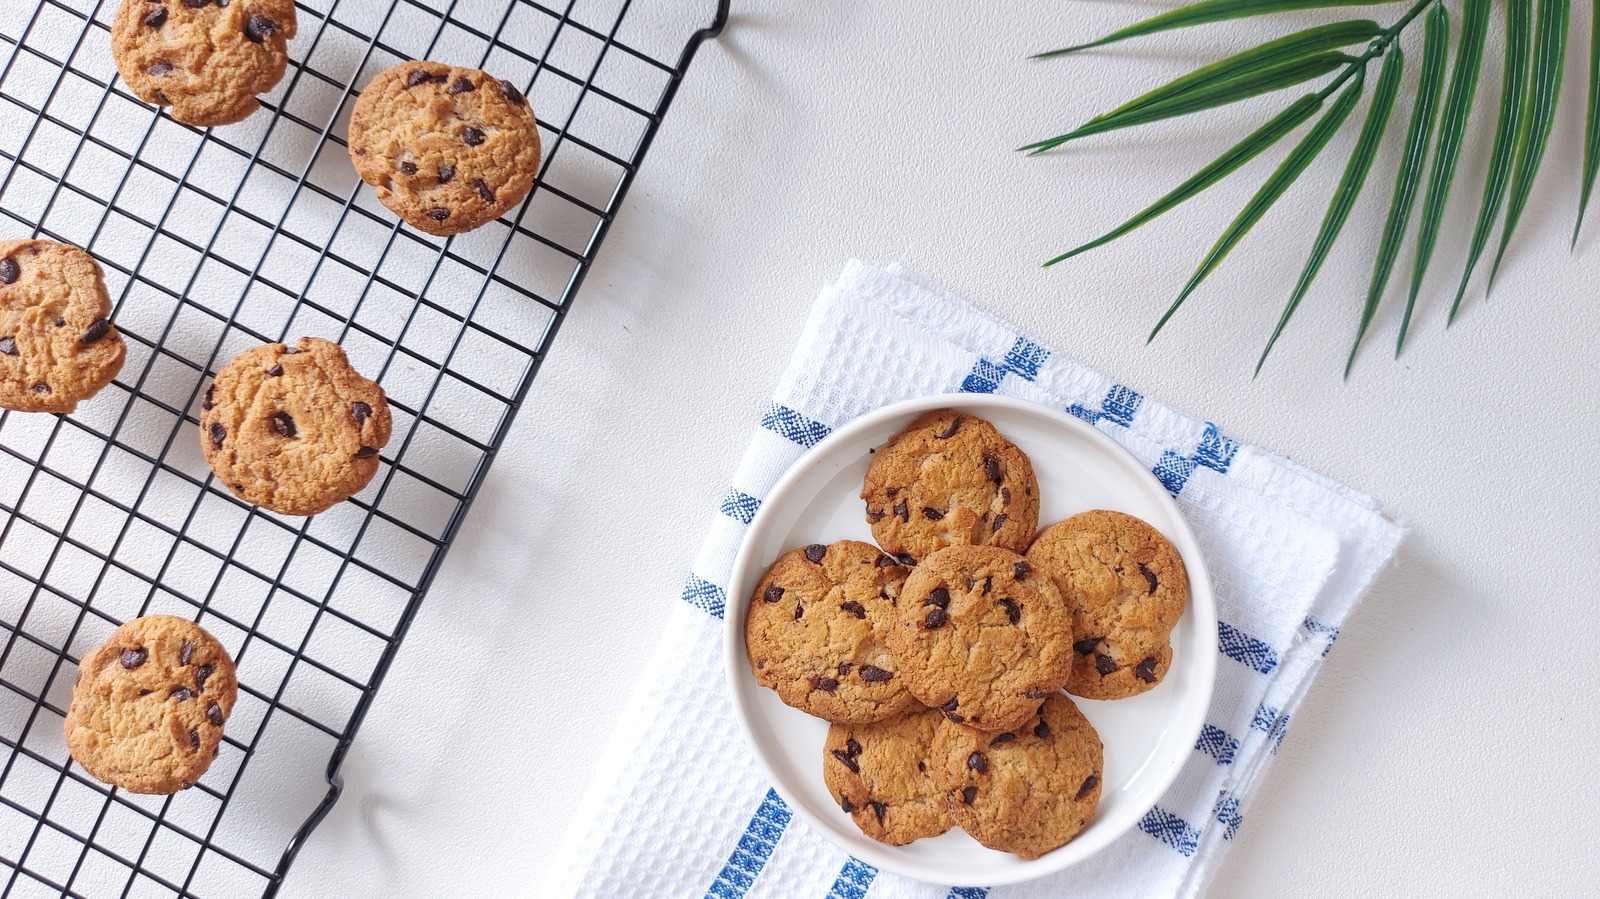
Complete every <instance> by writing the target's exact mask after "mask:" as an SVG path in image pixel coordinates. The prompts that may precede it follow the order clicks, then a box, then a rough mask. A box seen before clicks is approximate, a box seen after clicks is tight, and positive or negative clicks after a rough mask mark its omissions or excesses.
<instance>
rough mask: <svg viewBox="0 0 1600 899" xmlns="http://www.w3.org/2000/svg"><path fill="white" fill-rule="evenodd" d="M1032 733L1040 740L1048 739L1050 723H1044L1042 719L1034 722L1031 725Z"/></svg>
mask: <svg viewBox="0 0 1600 899" xmlns="http://www.w3.org/2000/svg"><path fill="white" fill-rule="evenodd" d="M1033 735H1034V736H1036V737H1038V738H1039V739H1041V740H1046V739H1049V737H1050V725H1048V724H1046V723H1044V722H1043V721H1040V722H1039V723H1038V724H1035V725H1034V726H1033Z"/></svg>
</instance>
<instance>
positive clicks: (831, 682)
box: [817, 677, 839, 693]
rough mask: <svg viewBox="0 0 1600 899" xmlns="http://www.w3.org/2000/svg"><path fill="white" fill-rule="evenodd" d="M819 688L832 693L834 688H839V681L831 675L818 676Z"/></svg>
mask: <svg viewBox="0 0 1600 899" xmlns="http://www.w3.org/2000/svg"><path fill="white" fill-rule="evenodd" d="M817 689H818V690H821V691H822V692H824V693H832V692H833V691H834V690H837V689H839V682H838V681H837V680H835V679H834V678H831V677H819V678H817Z"/></svg>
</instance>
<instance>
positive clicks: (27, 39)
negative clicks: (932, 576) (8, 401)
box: [0, 0, 727, 897]
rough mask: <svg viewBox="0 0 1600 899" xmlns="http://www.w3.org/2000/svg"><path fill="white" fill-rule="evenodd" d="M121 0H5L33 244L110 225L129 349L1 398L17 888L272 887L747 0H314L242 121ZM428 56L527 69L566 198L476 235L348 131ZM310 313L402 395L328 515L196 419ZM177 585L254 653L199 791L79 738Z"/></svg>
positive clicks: (8, 128) (300, 329) (1, 223)
mask: <svg viewBox="0 0 1600 899" xmlns="http://www.w3.org/2000/svg"><path fill="white" fill-rule="evenodd" d="M115 11H116V0H101V2H93V0H42V2H39V3H38V4H37V5H33V4H30V3H25V2H16V0H13V2H6V3H3V4H0V58H3V59H4V67H3V69H0V239H12V238H20V237H29V236H41V237H46V238H50V239H55V240H63V241H68V242H71V243H74V244H77V245H79V246H82V247H84V248H86V249H88V250H89V251H90V252H92V253H93V254H94V255H95V257H96V258H97V259H98V260H99V261H100V263H101V266H102V267H103V268H104V270H105V273H106V280H107V286H108V287H109V289H110V291H111V295H112V297H113V298H114V300H115V302H116V312H115V316H114V317H115V321H116V323H117V326H118V328H119V329H120V331H121V332H122V334H123V336H124V338H125V339H126V341H127V344H128V361H127V364H126V365H125V367H124V368H123V371H122V374H121V376H120V377H119V378H118V379H117V380H116V382H115V383H114V384H113V385H111V386H110V387H107V388H106V389H105V390H104V391H102V392H101V393H100V394H99V395H97V396H96V397H95V398H93V399H92V400H90V401H88V402H85V403H84V404H83V405H82V406H81V407H80V408H79V410H78V411H77V412H76V413H74V414H72V415H70V416H55V415H37V414H33V415H29V414H20V413H4V412H0V878H3V887H0V893H3V895H5V896H8V897H10V896H16V897H22V896H60V895H71V896H84V897H101V896H137V897H145V896H207V897H238V896H248V895H267V896H271V895H273V894H274V893H276V892H277V889H278V887H279V886H280V885H281V883H282V881H283V878H284V876H285V874H286V873H287V871H288V868H289V865H290V863H291V862H292V861H293V859H294V855H295V853H296V851H297V850H298V849H299V846H300V845H301V843H302V842H303V841H304V840H305V838H306V837H307V836H308V835H309V834H310V832H311V831H312V829H313V828H315V827H316V825H317V823H318V822H319V821H321V820H322V818H323V816H325V815H326V814H327V812H328V810H329V809H330V808H331V807H332V805H333V803H334V801H335V800H336V799H337V797H338V792H339V783H340V782H339V777H338V769H339V766H340V764H341V762H342V761H343V759H344V755H345V753H346V751H347V750H348V748H349V745H350V741H351V739H352V738H353V737H354V736H355V733H356V730H357V728H358V727H359V726H360V724H361V720H362V718H363V717H364V715H365V714H366V710H367V708H368V705H369V703H370V702H371V700H372V697H373V696H374V694H375V692H376V690H377V689H378V686H379V684H380V683H381V682H382V680H383V677H384V674H385V672H386V671H387V669H388V667H389V664H390V662H391V660H392V659H393V656H394V653H395V651H396V650H397V649H398V648H399V646H400V643H401V640H402V639H403V638H404V636H405V633H406V629H407V627H408V626H409V624H410V622H411V619H412V616H413V615H414V613H415V611H416V609H417V606H418V603H419V602H420V601H421V599H422V598H423V596H424V594H425V593H426V592H427V589H428V586H429V584H430V583H431V581H432V579H433V576H434V574H435V572H436V571H437V570H438V568H439V565H440V563H441V562H442V561H443V559H444V555H445V553H446V551H447V550H448V549H449V547H450V543H451V541H452V539H453V538H454V537H455V534H456V532H457V530H458V528H459V527H460V525H461V522H462V520H463V517H464V516H465V514H466V511H467V509H468V507H469V506H470V505H471V503H472V499H473V497H474V496H475V495H476V493H477V491H478V489H479V486H480V485H481V484H482V481H483V478H484V476H485V474H486V473H487V472H488V468H489V464H490V462H491V461H492V460H493V458H494V455H495V453H496V451H497V450H498V448H499V447H500V445H501V443H502V441H503V440H504V439H505V436H506V432H507V430H508V428H509V427H510V425H511V422H512V419H513V417H514V416H515V414H516V411H517V408H518V407H519V406H520V404H521V403H522V400H523V397H524V396H525V395H526V394H527V391H528V388H529V386H530V385H531V383H532V381H533V379H534V376H535V375H536V374H537V372H538V369H539V365H540V363H541V362H542V360H543V359H544V357H545V354H546V352H547V350H548V348H549V346H550V343H551V341H552V340H553V339H554V337H555V334H556V331H557V330H558V329H559V327H560V325H561V322H562V320H563V317H564V315H565V313H566V311H567V310H568V308H569V307H570V305H571V303H572V300H573V296H574V294H575V293H576V291H577V290H578V288H579V286H580V285H581V284H582V282H583V279H584V276H585V274H586V273H587V271H588V268H589V266H590V264H591V263H592V262H593V260H594V258H595V254H596V252H597V251H598V249H599V245H600V243H601V241H602V240H603V239H604V237H605V235H606V232H607V230H608V228H609V227H610V225H611V223H612V221H613V219H614V217H615V215H616V213H617V210H618V209H619V208H620V206H621V204H622V200H623V197H624V195H625V194H626V192H627V189H628V187H629V185H630V184H631V182H632V179H633V176H634V174H635V172H636V171H637V169H638V166H639V164H640V163H641V162H642V160H643V158H644V155H645V153H646V151H647V150H648V149H649V146H650V143H651V141H652V139H653V138H654V136H655V133H656V130H657V127H658V125H659V124H660V122H661V117H662V116H663V115H664V114H665V112H666V110H667V107H668V106H669V104H670V103H671V102H672V98H673V96H674V94H675V93H676V90H677V87H678V84H679V82H680V79H681V78H682V77H683V74H684V71H685V69H686V68H687V66H688V65H689V62H690V60H691V59H692V58H693V56H694V53H695V51H696V49H697V48H698V47H699V46H700V44H701V43H702V42H703V41H704V40H706V39H707V38H708V37H711V36H714V35H715V34H716V33H718V32H719V31H720V29H721V27H722V25H723V23H724V22H725V21H726V19H727V2H726V0H722V2H721V3H720V4H719V3H718V2H717V0H703V2H698V3H683V2H679V0H564V2H558V0H545V2H534V0H455V2H449V0H434V2H423V0H308V2H302V3H300V4H299V36H298V37H297V38H296V39H295V40H294V41H293V42H292V43H291V44H290V53H291V56H292V61H291V65H290V67H289V71H288V73H287V74H286V75H285V77H284V79H283V81H282V83H281V84H280V85H279V86H278V87H277V89H275V90H274V91H273V92H272V93H271V94H269V95H267V96H266V97H264V98H263V100H264V107H265V108H264V109H262V110H261V111H260V112H258V113H257V114H256V115H255V116H253V117H251V118H250V119H248V120H247V121H245V122H243V123H240V124H238V125H233V126H229V127H226V128H221V129H215V130H210V131H202V130H197V129H193V128H189V127H187V126H183V125H179V124H178V123H176V122H174V121H172V120H171V119H170V118H167V117H166V116H164V115H160V114H158V113H157V111H155V110H153V109H151V108H150V107H148V106H146V105H145V104H143V103H141V102H139V101H138V100H137V99H136V98H135V97H133V96H132V94H131V93H129V92H128V90H127V89H126V87H125V86H123V85H122V84H121V83H120V82H119V81H118V80H117V78H116V69H115V66H114V65H113V63H112V61H111V56H110V40H109V32H108V25H109V22H110V20H111V18H112V16H113V14H114V13H115ZM708 23H709V25H708ZM412 58H426V59H435V60H440V61H444V62H449V63H452V64H456V65H465V66H470V67H473V68H481V69H485V70H487V71H489V72H491V73H492V74H494V75H496V76H497V77H500V78H505V79H507V80H510V81H512V82H513V83H516V84H519V85H520V86H522V87H524V88H526V90H525V93H526V94H527V96H528V97H529V99H530V101H531V103H532V104H533V109H534V111H535V113H536V115H537V116H538V118H539V120H540V127H541V132H542V133H541V135H540V136H541V138H542V139H543V142H544V148H545V158H544V160H543V162H542V166H541V169H540V173H539V178H538V180H537V182H536V186H535V189H534V192H533V195H532V196H531V197H530V198H529V200H528V201H527V202H526V203H525V204H523V206H522V207H520V208H518V209H517V210H515V211H514V212H513V213H511V214H509V215H508V216H506V218H505V219H503V220H501V221H499V222H495V223H491V224H490V225H487V226H485V227H483V228H481V229H479V230H477V231H475V232H472V233H471V234H467V235H462V236H459V237H456V238H454V239H451V240H448V241H445V240H440V239H436V238H432V237H429V236H427V235H423V234H420V233H418V232H416V231H413V230H411V229H408V228H403V227H400V226H399V225H398V223H397V222H396V221H395V219H394V217H393V216H392V215H390V214H389V213H388V212H387V210H385V209H383V208H382V206H381V205H379V204H378V203H377V201H376V199H375V198H374V197H373V195H372V192H371V191H370V190H367V189H365V188H364V187H363V186H362V184H361V182H360V180H359V178H357V176H356V175H355V172H354V171H353V169H352V168H351V166H350V164H349V160H348V156H347V151H346V145H345V135H346V131H347V127H348V123H349V114H350V107H351V105H352V103H353V102H354V99H355V96H356V94H357V93H358V91H359V88H360V86H361V85H363V84H365V83H366V81H367V80H368V79H369V78H371V77H372V76H373V75H374V74H375V73H377V72H379V71H381V70H383V69H385V68H387V67H389V66H391V65H393V64H395V63H397V62H399V61H401V60H404V59H412ZM301 335H310V336H320V337H326V338H328V339H331V340H335V341H337V342H339V343H340V344H342V345H343V346H344V348H345V351H346V352H347V353H348V354H349V356H350V359H351V362H352V363H353V364H354V365H355V366H356V368H357V369H358V370H360V371H361V372H363V373H364V374H367V375H368V376H369V377H376V378H377V380H379V381H380V382H381V383H382V384H383V387H384V389H385V391H386V392H387V394H388V396H389V402H390V406H391V408H392V410H393V413H394V419H395V428H394V438H393V439H392V441H391V442H390V444H389V447H388V448H387V449H386V450H385V452H384V454H383V456H382V463H383V464H382V468H381V469H380V471H379V473H378V476H377V477H376V478H375V479H374V480H373V482H372V484H371V485H370V486H369V487H368V488H367V489H366V490H364V491H363V492H362V493H361V494H359V495H358V496H357V497H356V498H355V499H354V500H352V501H351V502H349V503H345V504H342V505H341V506H339V507H337V508H335V509H333V510H330V511H329V512H326V513H324V514H322V515H318V516H316V517H315V518H312V519H291V518H283V517H280V516H277V515H273V514H271V513H266V512H262V511H260V510H258V509H252V508H250V507H248V506H246V505H244V504H242V503H240V502H239V501H238V500H236V499H234V498H233V496H232V495H231V494H230V493H229V492H228V491H227V490H226V489H225V488H223V487H221V486H220V485H217V484H215V483H214V481H213V478H212V475H211V473H210V470H209V469H208V468H207V466H206V464H205V461H204V459H203V458H202V457H201V454H200V450H199V443H198V438H196V436H195V433H196V427H197V410H198V404H199V400H200V398H201V397H202V396H203V394H204V391H205V388H206V386H207V384H209V383H210V379H211V377H212V375H213V374H214V373H215V372H216V370H217V369H218V368H219V367H220V366H222V365H223V364H226V362H227V361H228V360H229V359H231V358H232V357H233V355H234V354H236V353H238V352H239V351H241V350H243V349H246V348H248V347H250V346H253V345H256V344H259V343H263V342H269V341H278V340H284V339H293V338H295V337H299V336H301ZM156 612H162V613H168V614H174V615H180V616H183V617H186V618H191V619H197V620H199V621H200V622H201V623H202V624H203V625H204V626H205V627H206V628H207V629H208V630H210V631H211V632H212V633H213V634H215V635H216V636H217V637H218V638H219V639H221V640H222V642H223V643H224V644H225V645H226V646H227V647H228V649H229V651H230V652H231V653H232V654H233V656H234V658H235V659H236V660H237V662H238V666H239V681H240V696H239V703H238V706H237V708H236V710H235V712H234V715H233V717H232V718H231V719H230V720H229V722H228V727H227V736H226V739H225V742H224V744H223V747H222V753H221V755H220V757H219V758H218V759H217V761H216V762H215V763H214V764H213V766H212V767H211V769H210V771H208V772H207V774H206V775H205V777H204V778H203V779H202V780H201V782H200V783H199V784H197V785H196V786H195V787H194V788H192V789H190V790H186V791H184V792H182V793H179V794H178V795H176V796H172V797H160V796H139V795H134V794H129V793H126V792H123V791H120V790H112V789H110V788H108V787H106V786H104V785H102V784H100V783H98V782H97V781H95V780H93V779H92V778H90V777H88V776H87V775H85V774H83V773H82V771H81V770H80V769H78V768H77V767H76V766H74V765H73V764H71V761H70V759H69V758H68V756H67V753H66V749H65V745H64V740H63V737H62V720H63V717H64V713H65V710H66V707H67V705H68V703H69V702H70V700H71V690H72V682H73V676H74V672H75V667H76V663H77V660H78V659H79V658H80V657H81V656H82V655H83V654H84V653H85V652H87V651H88V650H89V649H91V648H93V647H94V646H95V645H97V644H98V643H99V642H100V641H101V640H103V639H104V638H105V637H106V636H107V635H108V634H109V633H110V632H111V630H113V629H114V628H115V627H116V626H117V625H118V624H119V623H121V622H122V621H124V620H126V619H128V618H132V617H135V616H138V615H143V614H149V613H156Z"/></svg>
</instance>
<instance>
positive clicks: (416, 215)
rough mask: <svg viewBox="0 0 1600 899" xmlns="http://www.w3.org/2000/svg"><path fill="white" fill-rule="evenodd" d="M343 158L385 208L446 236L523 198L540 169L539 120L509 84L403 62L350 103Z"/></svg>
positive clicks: (446, 68) (460, 71) (484, 76)
mask: <svg viewBox="0 0 1600 899" xmlns="http://www.w3.org/2000/svg"><path fill="white" fill-rule="evenodd" d="M350 160H351V162H353V163H354V164H355V168H356V171H357V172H358V173H359V174H360V175H361V180H363V181H365V182H367V183H368V184H370V185H372V187H373V189H374V190H375V191H376V192H377V195H378V200H379V201H380V202H382V203H383V205H385V206H387V207H389V210H390V211H392V212H393V213H394V214H396V215H398V216H400V218H402V219H404V220H405V221H406V222H407V223H408V224H410V225H411V226H412V227H414V228H416V229H417V230H419V231H424V232H427V233H428V234H433V235H437V236H440V237H448V236H450V235H452V234H461V233H463V232H466V231H471V230H472V229H474V228H478V227H480V226H482V225H484V224H487V223H488V222H492V221H494V220H495V219H497V218H499V217H500V216H502V215H504V214H505V213H506V212H508V211H510V210H511V209H513V208H515V207H516V206H517V204H519V203H521V202H522V201H523V200H524V199H526V198H527V196H528V193H529V192H530V191H532V190H533V181H534V177H535V176H536V175H537V174H538V171H539V126H538V122H536V121H535V120H534V116H533V111H532V109H530V108H529V106H528V100H527V98H526V97H524V96H523V95H522V92H521V91H519V90H518V89H517V88H516V86H515V85H513V84H511V83H510V82H509V81H501V80H500V79H498V78H495V77H493V76H491V75H488V74H486V73H484V72H480V71H478V70H477V69H463V68H457V67H454V66H447V65H444V64H443V63H436V62H425V61H411V62H403V63H400V64H399V65H397V66H394V67H393V68H391V69H388V70H386V71H384V72H380V73H379V74H378V75H377V77H375V78H373V79H372V81H371V82H370V83H369V84H368V85H367V86H366V88H364V89H363V90H362V91H361V96H360V97H359V98H358V99H357V100H356V105H355V110H354V112H352V113H351V118H350Z"/></svg>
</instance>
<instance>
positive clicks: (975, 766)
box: [930, 693, 1105, 859]
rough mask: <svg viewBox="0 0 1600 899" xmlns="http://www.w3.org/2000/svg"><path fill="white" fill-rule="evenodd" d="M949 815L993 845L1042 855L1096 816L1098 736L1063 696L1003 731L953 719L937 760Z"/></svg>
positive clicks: (936, 749)
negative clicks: (977, 727) (988, 730)
mask: <svg viewBox="0 0 1600 899" xmlns="http://www.w3.org/2000/svg"><path fill="white" fill-rule="evenodd" d="M930 767H932V768H934V769H935V777H936V778H937V779H938V782H939V784H940V786H941V787H942V788H943V789H944V794H945V800H946V802H947V803H948V805H949V808H950V817H951V818H953V819H954V820H955V823H956V824H958V825H960V826H961V829H962V830H965V831H966V832H967V833H969V834H971V835H972V838H973V839H975V840H977V841H978V842H979V843H982V844H983V845H985V846H987V847H989V848H990V849H999V850H1001V851H1002V852H1011V853H1015V854H1016V855H1019V856H1021V857H1023V858H1030V859H1031V858H1038V857H1039V856H1041V855H1044V854H1045V853H1046V852H1049V851H1050V850H1052V849H1055V848H1058V847H1060V846H1064V845H1066V844H1067V843H1068V842H1069V841H1071V840H1072V838H1073V837H1075V836H1077V835H1078V834H1079V833H1080V832H1081V831H1082V830H1083V829H1084V828H1085V827H1086V826H1088V824H1089V822H1090V821H1091V820H1093V819H1094V813H1095V809H1096V807H1097V806H1098V805H1099V804H1100V787H1101V784H1100V778H1101V776H1102V774H1103V772H1104V770H1105V769H1104V758H1103V751H1102V748H1101V745H1100V735H1099V734H1097V733H1095V730H1094V726H1093V725H1091V724H1090V723H1089V720H1088V719H1087V718H1085V717H1083V713H1082V712H1080V711H1078V707H1077V706H1076V705H1074V704H1073V702H1072V700H1071V699H1070V698H1069V697H1067V696H1066V695H1065V694H1063V693H1052V694H1051V695H1050V697H1049V698H1047V699H1046V700H1045V701H1044V702H1043V703H1039V704H1037V705H1036V706H1035V709H1034V711H1033V712H1032V714H1030V715H1029V716H1028V718H1027V719H1025V720H1023V721H1021V722H1019V723H1018V725H1017V726H1016V727H1014V728H1012V729H1010V730H1007V731H1003V732H1001V733H998V734H994V733H983V732H980V731H976V730H973V729H972V728H970V727H965V726H962V725H959V724H955V723H952V722H948V721H947V722H945V723H943V724H941V725H940V726H939V731H938V733H937V734H935V735H934V740H933V752H932V762H931V764H930Z"/></svg>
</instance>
